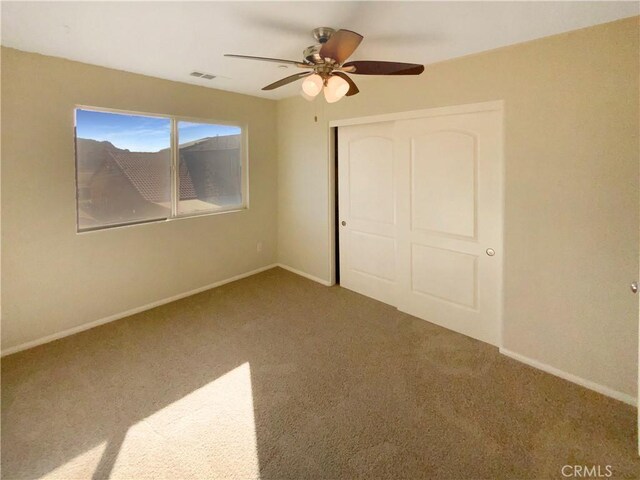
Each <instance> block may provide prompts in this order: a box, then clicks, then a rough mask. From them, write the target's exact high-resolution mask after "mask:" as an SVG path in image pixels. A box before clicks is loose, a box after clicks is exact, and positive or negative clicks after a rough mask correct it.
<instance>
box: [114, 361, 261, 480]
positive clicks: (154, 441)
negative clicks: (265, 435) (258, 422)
mask: <svg viewBox="0 0 640 480" xmlns="http://www.w3.org/2000/svg"><path fill="white" fill-rule="evenodd" d="M202 472H207V473H208V474H209V478H225V479H242V480H247V479H258V478H259V477H260V473H259V464H258V450H257V441H256V431H255V421H254V414H253V395H252V391H251V371H250V367H249V363H248V362H247V363H244V364H242V365H240V366H239V367H237V368H235V369H234V370H231V371H230V372H228V373H226V374H225V375H223V376H221V377H220V378H218V379H216V380H214V381H213V382H211V383H209V384H207V385H205V386H203V387H201V388H199V389H198V390H195V391H193V392H191V393H190V394H188V395H186V396H185V397H182V398H181V399H180V400H178V401H176V402H174V403H172V404H170V405H168V406H166V407H164V408H162V409H161V410H158V411H157V412H155V413H154V414H152V415H150V416H149V417H147V418H145V419H143V420H141V421H140V422H138V423H136V424H135V425H133V426H132V427H131V428H130V429H129V431H128V432H127V434H126V437H125V439H124V441H123V443H122V447H121V449H120V452H119V453H118V455H117V459H116V461H115V463H114V465H113V470H112V471H111V475H110V478H112V479H113V478H137V479H141V478H188V477H192V478H193V477H194V476H199V475H202Z"/></svg>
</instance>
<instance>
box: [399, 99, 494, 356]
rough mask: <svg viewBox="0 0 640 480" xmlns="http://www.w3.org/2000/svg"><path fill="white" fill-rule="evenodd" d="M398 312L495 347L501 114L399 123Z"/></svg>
mask: <svg viewBox="0 0 640 480" xmlns="http://www.w3.org/2000/svg"><path fill="white" fill-rule="evenodd" d="M394 136H395V155H396V162H395V165H396V170H397V171H396V192H397V197H396V202H397V232H398V233H397V242H398V255H397V279H398V297H397V303H396V305H397V306H398V308H399V309H400V310H402V311H404V312H407V313H409V314H411V315H415V316H417V317H420V318H423V319H425V320H428V321H429V322H432V323H435V324H438V325H441V326H443V327H446V328H449V329H451V330H455V331H457V332H460V333H463V334H465V335H468V336H470V337H473V338H477V339H479V340H482V341H485V342H488V343H491V344H494V345H498V344H499V343H500V338H501V332H500V328H501V283H502V256H503V250H502V140H501V139H502V112H501V111H484V112H477V113H464V114H451V115H443V116H434V117H427V118H421V119H415V120H401V121H397V122H396V123H395V126H394Z"/></svg>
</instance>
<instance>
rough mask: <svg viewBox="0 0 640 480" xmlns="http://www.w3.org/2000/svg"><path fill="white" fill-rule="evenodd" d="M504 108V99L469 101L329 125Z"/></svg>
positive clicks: (337, 125)
mask: <svg viewBox="0 0 640 480" xmlns="http://www.w3.org/2000/svg"><path fill="white" fill-rule="evenodd" d="M503 109H504V100H495V101H492V102H481V103H469V104H467V105H452V106H448V107H437V108H427V109H423V110H411V111H407V112H395V113H385V114H383V115H369V116H367V117H357V118H347V119H344V120H332V121H330V122H329V127H346V126H348V125H361V124H366V123H378V122H389V121H393V120H411V119H414V118H425V117H441V116H444V115H460V114H462V113H476V112H485V111H491V110H503Z"/></svg>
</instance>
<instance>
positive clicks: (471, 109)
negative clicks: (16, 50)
mask: <svg viewBox="0 0 640 480" xmlns="http://www.w3.org/2000/svg"><path fill="white" fill-rule="evenodd" d="M504 106H505V101H504V100H493V101H489V102H480V103H469V104H464V105H450V106H445V107H435V108H427V109H421V110H410V111H405V112H395V113H386V114H381V115H367V116H363V117H353V118H346V119H340V120H331V121H329V132H328V133H329V134H328V135H327V139H328V142H329V145H328V152H329V155H328V157H329V158H328V161H327V164H328V173H329V182H328V192H329V195H328V197H329V198H328V202H329V205H328V211H329V218H328V219H327V220H328V226H329V284H330V285H334V284H335V283H336V268H335V265H336V250H337V249H338V248H339V245H337V242H336V231H335V229H336V227H335V225H336V218H337V217H336V208H337V207H338V205H337V203H336V191H335V189H336V185H337V182H338V179H337V178H336V175H337V172H336V169H335V162H336V152H335V141H336V138H337V135H336V131H337V129H338V128H339V127H346V126H349V125H363V124H368V123H380V122H389V121H395V120H411V119H416V118H427V117H440V116H446V115H459V114H463V113H478V112H487V111H498V112H500V114H501V117H502V122H501V130H502V131H501V132H500V137H501V141H502V148H501V149H500V158H499V162H500V177H501V178H500V185H501V188H500V193H499V195H500V210H501V211H500V214H501V217H502V225H501V230H502V231H501V235H500V243H501V245H500V251H501V253H502V262H501V268H500V284H499V285H498V290H499V302H498V303H499V307H498V316H499V318H498V323H499V324H500V335H499V339H498V345H497V347H498V348H502V347H503V343H504V265H505V258H506V255H505V248H504V232H505V216H504V214H505V211H506V209H505V194H504V187H505V179H506V162H505V154H504V149H505V128H504V110H505V108H504ZM639 418H640V417H639ZM639 421H640V420H639ZM639 443H640V442H639Z"/></svg>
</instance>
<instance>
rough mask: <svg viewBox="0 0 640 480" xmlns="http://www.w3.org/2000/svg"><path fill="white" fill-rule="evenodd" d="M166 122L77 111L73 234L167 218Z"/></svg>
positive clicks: (168, 158) (168, 152) (168, 150)
mask: <svg viewBox="0 0 640 480" xmlns="http://www.w3.org/2000/svg"><path fill="white" fill-rule="evenodd" d="M170 147H171V120H170V119H168V118H158V117H146V116H142V115H128V114H120V113H108V112H96V111H91V110H82V109H76V169H77V170H76V171H77V188H78V192H77V193H78V228H79V230H86V229H91V228H98V227H104V226H108V225H118V224H125V223H133V222H142V221H148V220H155V219H163V218H167V217H169V216H170V214H171V148H170Z"/></svg>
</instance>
